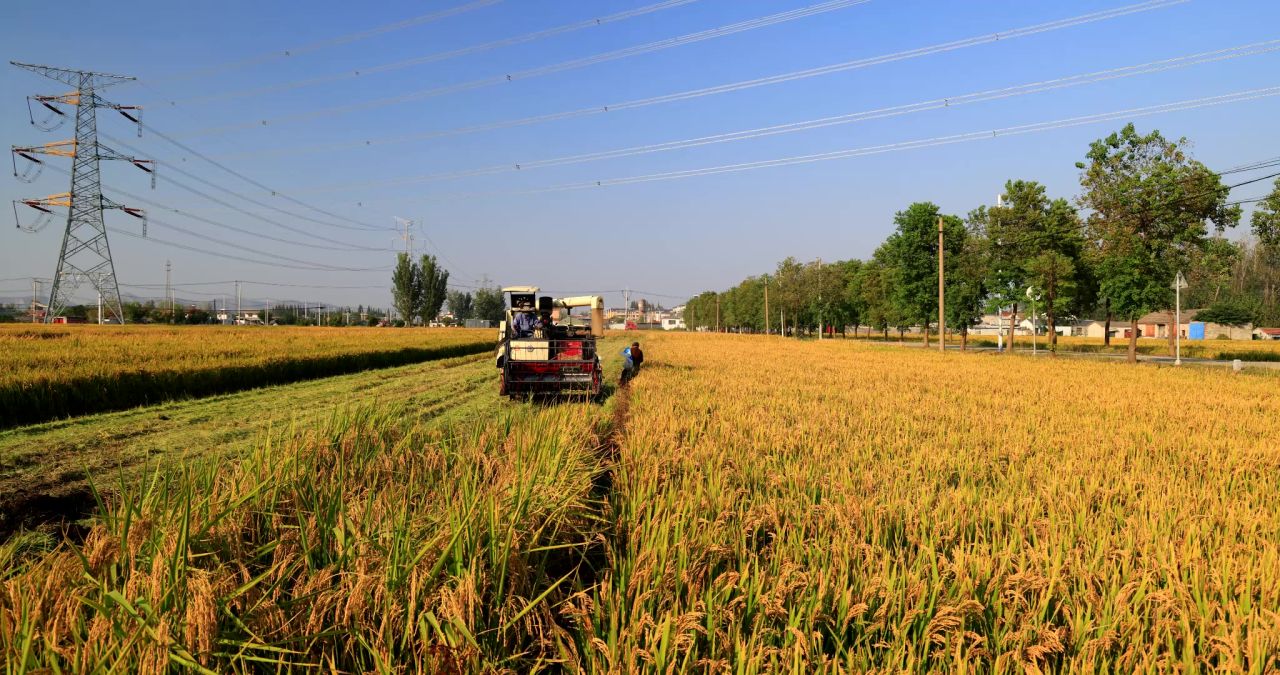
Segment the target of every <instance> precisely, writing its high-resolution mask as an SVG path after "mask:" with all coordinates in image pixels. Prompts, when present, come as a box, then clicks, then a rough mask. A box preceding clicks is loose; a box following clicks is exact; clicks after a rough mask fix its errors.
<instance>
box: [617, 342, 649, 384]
mask: <svg viewBox="0 0 1280 675" xmlns="http://www.w3.org/2000/svg"><path fill="white" fill-rule="evenodd" d="M641 363H644V352H643V351H641V350H640V343H639V342H632V343H631V346H630V347H627V348H626V349H624V350H622V383H623V384H626V383H627V382H628V381H629V380H630V379H631V378H633V377H635V376H636V372H637V371H638V370H639V369H640V364H641Z"/></svg>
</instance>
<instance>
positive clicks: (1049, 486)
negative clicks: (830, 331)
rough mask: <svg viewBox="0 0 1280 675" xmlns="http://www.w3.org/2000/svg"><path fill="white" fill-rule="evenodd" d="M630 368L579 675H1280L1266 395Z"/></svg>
mask: <svg viewBox="0 0 1280 675" xmlns="http://www.w3.org/2000/svg"><path fill="white" fill-rule="evenodd" d="M650 343H651V344H650V345H649V347H648V349H647V353H648V355H649V361H650V363H649V364H647V366H646V367H647V368H648V369H647V371H646V372H644V373H643V375H642V376H641V377H640V378H638V379H637V380H636V381H635V382H634V384H633V387H632V397H631V401H630V410H631V414H630V417H629V420H628V424H627V433H626V435H625V437H624V439H623V444H622V447H621V454H620V457H619V462H618V470H617V478H616V481H615V485H614V491H613V505H614V510H615V512H616V514H617V518H618V528H619V531H620V536H618V537H617V538H616V540H615V541H614V542H613V547H612V553H611V557H612V559H611V563H612V564H611V565H610V572H609V574H608V576H607V578H606V579H605V580H604V582H603V583H601V584H600V585H599V586H598V587H597V589H595V591H594V592H592V593H590V594H587V595H584V596H581V597H580V598H578V602H577V603H576V604H575V603H570V605H569V606H568V607H566V609H565V610H564V611H566V612H567V613H568V614H569V615H570V616H571V617H573V618H574V620H575V621H576V623H577V625H578V626H579V630H580V633H579V641H580V645H581V648H582V652H583V654H584V655H585V656H586V657H587V658H588V659H589V661H588V663H587V669H588V670H592V671H603V670H606V669H608V670H615V671H632V672H655V673H656V672H671V671H673V670H674V671H678V672H735V673H753V672H777V671H786V672H805V673H807V672H870V671H879V672H899V671H903V670H906V671H915V672H925V671H937V670H949V671H954V672H969V671H976V672H998V673H1012V672H1028V673H1035V672H1047V671H1070V672H1151V671H1160V672H1169V671H1181V672H1194V671H1202V670H1203V671H1207V670H1224V671H1228V672H1254V673H1263V672H1276V671H1277V669H1280V615H1278V614H1277V611H1278V610H1280V500H1277V497H1276V495H1277V494H1280V387H1278V385H1280V378H1277V377H1275V376H1274V375H1265V376H1251V375H1237V376H1233V375H1231V374H1230V373H1227V372H1223V371H1220V370H1217V369H1214V370H1208V369H1204V370H1197V369H1173V368H1158V369H1157V368H1154V367H1146V366H1137V367H1134V366H1128V365H1123V364H1111V363H1097V362H1083V361H1077V360H1064V359H1059V360H1056V361H1050V360H1047V359H1046V360H1033V359H1028V358H1021V357H1015V358H1007V357H998V356H993V355H980V354H967V355H966V354H959V353H948V354H946V355H940V354H938V353H936V352H925V351H923V350H915V349H910V350H908V349H901V348H895V347H881V346H873V345H868V344H865V343H856V342H854V343H851V342H841V341H827V342H823V343H816V342H797V341H794V340H783V339H779V338H761V337H745V336H744V337H733V336H716V335H706V336H688V337H684V338H683V339H675V338H663V339H661V340H659V341H655V340H650Z"/></svg>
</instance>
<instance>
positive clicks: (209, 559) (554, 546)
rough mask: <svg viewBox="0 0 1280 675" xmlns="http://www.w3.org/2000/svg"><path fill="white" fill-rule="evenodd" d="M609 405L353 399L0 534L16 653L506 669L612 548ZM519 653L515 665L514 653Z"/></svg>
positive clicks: (547, 642) (14, 659)
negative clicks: (81, 522)
mask: <svg viewBox="0 0 1280 675" xmlns="http://www.w3.org/2000/svg"><path fill="white" fill-rule="evenodd" d="M605 414H606V413H605V412H604V411H603V410H601V409H600V408H599V407H598V406H590V405H566V406H560V407H556V408H548V409H540V408H534V407H528V406H526V407H521V408H516V409H513V410H510V411H507V412H504V413H502V414H500V415H498V416H497V418H496V419H492V420H489V421H486V422H484V423H482V424H479V425H474V426H469V427H465V428H449V427H446V428H431V427H426V426H420V425H417V424H405V423H403V422H402V421H401V420H402V419H403V418H405V417H407V416H410V415H409V412H408V411H403V410H397V409H382V410H377V411H371V410H369V409H354V410H348V411H346V412H344V413H342V414H337V415H335V416H334V418H333V419H332V420H330V421H329V422H328V423H327V424H326V425H324V426H323V427H322V428H320V429H317V430H307V429H298V430H294V431H291V432H285V433H280V434H273V435H270V436H268V437H267V438H266V439H265V440H264V442H263V443H262V444H261V445H260V447H259V448H258V449H257V450H256V451H255V452H254V453H252V454H251V455H249V456H248V457H246V458H244V459H243V460H241V461H239V462H236V463H234V464H231V465H228V466H223V465H220V464H218V463H205V464H193V465H189V466H187V467H185V468H183V469H182V470H179V471H176V472H168V473H158V474H156V476H155V477H153V478H152V479H150V480H146V481H142V482H140V483H137V484H134V485H131V486H126V487H125V489H123V490H122V491H121V494H120V495H119V497H118V498H117V499H115V500H113V503H111V504H108V505H106V506H105V508H104V509H103V511H102V513H101V514H100V516H99V517H98V518H97V520H96V524H94V525H93V527H92V529H91V530H90V531H89V532H88V534H87V536H85V538H84V540H83V542H79V543H72V542H62V543H58V542H54V541H52V540H50V539H48V538H47V537H43V536H41V535H36V534H25V535H20V536H17V537H15V538H13V539H11V540H10V541H9V542H8V543H7V544H3V545H0V661H3V662H4V663H6V664H7V666H6V668H7V671H6V672H9V673H23V672H107V671H111V672H143V673H161V672H169V671H173V670H177V669H182V670H184V671H198V672H204V673H224V672H260V671H271V672H311V671H324V672H379V673H386V672H478V671H480V670H485V671H488V672H516V670H517V666H519V665H520V664H536V663H538V662H539V661H543V662H545V661H546V660H547V659H548V658H551V659H556V658H559V654H560V653H561V651H562V650H563V649H566V648H568V649H571V648H572V641H571V640H570V639H569V638H568V636H567V635H566V633H565V632H564V630H563V629H561V628H560V627H559V623H558V622H557V615H556V614H555V613H554V611H553V609H552V608H553V606H554V605H555V604H557V603H558V602H559V601H560V600H561V599H562V598H563V597H565V596H567V595H568V594H569V592H570V590H571V589H572V588H573V585H574V583H575V582H576V581H577V580H578V579H580V578H581V577H583V576H584V575H585V574H586V572H585V569H586V567H588V566H589V564H590V563H589V561H588V560H587V556H588V553H590V552H591V551H592V550H597V551H598V550H599V549H600V541H599V539H598V537H597V536H596V530H597V529H598V521H599V518H598V516H597V515H596V514H597V509H596V505H595V503H594V500H595V497H594V492H595V489H596V488H595V483H594V482H593V481H594V479H595V477H596V474H597V473H598V471H599V469H600V458H599V456H598V455H597V454H596V453H595V447H596V445H597V443H596V434H597V433H598V431H599V427H598V425H599V424H600V423H601V422H602V420H604V419H605V417H604V415H605ZM521 670H523V669H521Z"/></svg>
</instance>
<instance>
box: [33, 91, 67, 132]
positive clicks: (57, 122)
mask: <svg viewBox="0 0 1280 675" xmlns="http://www.w3.org/2000/svg"><path fill="white" fill-rule="evenodd" d="M32 99H35V101H36V102H37V103H39V104H40V105H42V106H44V107H45V108H48V111H47V112H46V113H45V117H44V118H42V119H40V120H37V119H36V113H35V111H34V110H32V109H31V100H32ZM47 99H48V97H46V96H28V97H27V117H28V118H29V119H30V120H31V125H32V126H34V127H35V128H37V129H39V130H41V131H53V130H55V129H57V128H59V127H61V126H62V125H63V124H66V123H67V113H65V112H63V111H62V110H61V109H60V108H58V107H57V106H55V105H53V104H52V103H50V102H49V101H48V100H47Z"/></svg>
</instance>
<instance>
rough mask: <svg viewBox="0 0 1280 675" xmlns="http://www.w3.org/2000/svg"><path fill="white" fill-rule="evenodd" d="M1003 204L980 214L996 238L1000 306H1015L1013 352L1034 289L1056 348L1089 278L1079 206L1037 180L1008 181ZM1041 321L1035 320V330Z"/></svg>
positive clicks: (993, 272) (993, 270)
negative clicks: (1062, 319)
mask: <svg viewBox="0 0 1280 675" xmlns="http://www.w3.org/2000/svg"><path fill="white" fill-rule="evenodd" d="M1004 189H1005V194H1004V200H1003V204H1001V205H1000V206H995V207H992V208H990V209H979V210H978V211H976V212H975V214H971V220H973V217H974V216H975V215H976V216H977V217H979V218H980V219H981V220H982V224H984V225H985V226H986V231H987V234H988V237H989V239H990V246H991V248H990V251H991V264H990V275H989V276H988V279H987V285H988V288H990V290H991V294H992V297H991V302H992V305H993V306H994V307H995V308H997V309H998V308H999V307H1004V306H1008V307H1010V308H1011V310H1012V311H1011V316H1010V320H1009V347H1010V353H1012V351H1013V349H1012V348H1013V337H1014V327H1015V326H1016V325H1017V321H1018V305H1019V304H1020V303H1021V302H1022V301H1023V299H1025V298H1026V291H1027V288H1028V287H1029V286H1034V287H1035V291H1036V292H1037V293H1038V294H1039V295H1040V296H1041V300H1042V301H1043V302H1045V303H1046V305H1045V314H1046V317H1047V318H1048V320H1049V332H1050V349H1051V350H1056V348H1057V318H1058V317H1059V316H1061V315H1062V314H1065V313H1068V312H1069V311H1070V310H1071V309H1072V308H1073V307H1074V306H1075V305H1076V300H1077V294H1076V290H1077V288H1078V286H1077V282H1078V281H1080V280H1081V279H1082V278H1083V277H1084V272H1085V269H1086V265H1085V264H1084V262H1083V261H1082V258H1083V256H1084V249H1085V242H1084V235H1083V233H1082V232H1081V229H1080V220H1079V217H1078V216H1077V214H1076V211H1075V209H1074V208H1072V207H1071V204H1070V203H1068V202H1067V201H1066V200H1065V199H1054V200H1050V199H1049V197H1048V195H1047V194H1046V191H1045V187H1044V186H1043V185H1041V184H1040V183H1037V182H1036V181H1027V180H1010V181H1007V182H1006V183H1005V186H1004ZM1035 323H1036V317H1032V324H1033V326H1034V325H1035Z"/></svg>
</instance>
